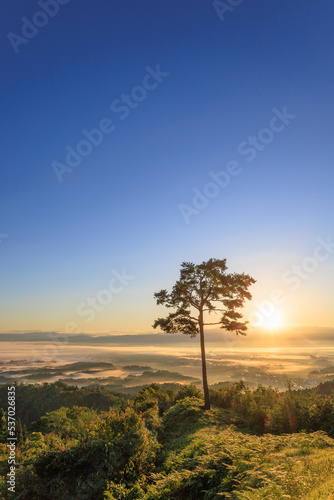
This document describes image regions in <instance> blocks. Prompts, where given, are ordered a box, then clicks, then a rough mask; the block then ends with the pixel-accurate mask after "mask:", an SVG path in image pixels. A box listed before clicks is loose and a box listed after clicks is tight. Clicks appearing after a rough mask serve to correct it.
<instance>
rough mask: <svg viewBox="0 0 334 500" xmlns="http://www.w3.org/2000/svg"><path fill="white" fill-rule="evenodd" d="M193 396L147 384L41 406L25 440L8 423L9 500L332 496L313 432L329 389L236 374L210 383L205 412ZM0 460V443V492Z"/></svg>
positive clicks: (2, 461)
mask: <svg viewBox="0 0 334 500" xmlns="http://www.w3.org/2000/svg"><path fill="white" fill-rule="evenodd" d="M68 392H73V391H72V390H70V391H68ZM198 396H201V395H200V394H199V392H198V390H197V389H196V387H195V386H184V387H181V388H179V389H178V390H177V389H176V388H175V387H172V388H169V389H165V388H163V387H161V386H159V385H158V384H152V385H151V386H148V387H145V388H143V389H142V390H141V391H140V393H139V394H138V395H137V396H136V397H135V399H134V400H133V401H126V400H124V399H120V400H119V401H118V403H117V404H116V405H115V406H114V407H113V408H109V409H108V411H103V412H100V413H98V412H97V411H95V410H92V409H89V408H85V407H79V406H76V405H74V406H72V407H71V408H67V407H61V408H59V409H57V410H55V411H52V412H49V413H48V414H46V415H44V416H43V417H41V418H40V420H39V421H38V422H37V423H36V424H34V426H33V429H34V431H33V432H31V431H28V432H27V433H26V439H24V438H23V435H24V427H23V425H18V429H20V430H19V431H18V432H19V433H20V434H21V439H20V440H19V441H18V443H17V449H16V454H17V455H16V456H17V469H16V491H17V493H16V495H15V499H16V500H30V499H32V498H33V499H34V500H49V499H54V500H67V499H68V500H72V499H73V500H76V499H78V500H112V499H113V500H153V499H154V500H159V499H160V500H169V499H170V500H174V499H175V500H182V499H185V500H202V499H203V500H213V499H217V498H226V499H230V500H231V499H232V500H268V499H270V500H278V499H290V500H328V499H329V498H334V440H333V439H332V438H331V437H329V436H328V434H327V433H326V432H324V430H322V429H323V428H324V427H326V428H327V430H328V431H331V432H333V428H332V427H333V404H334V398H333V393H327V392H326V393H324V394H321V393H319V392H318V391H317V390H314V391H309V390H308V391H292V390H291V389H289V390H288V391H286V392H284V393H279V392H278V391H276V390H275V389H272V388H265V387H262V386H259V387H258V388H257V389H256V390H254V391H250V390H249V389H248V388H247V387H246V386H245V384H244V383H243V382H239V383H235V384H230V385H228V386H226V387H224V388H222V389H218V390H212V391H211V398H212V400H213V401H214V407H213V408H211V409H210V410H207V411H203V409H202V404H203V399H202V398H201V397H198ZM2 415H3V416H4V412H3V413H2ZM231 422H233V423H234V425H230V423H231ZM302 426H303V427H302ZM302 429H304V430H302ZM331 429H332V430H331ZM295 430H297V431H298V432H294V431H295ZM306 430H307V431H308V432H306ZM7 459H8V451H7V449H6V444H0V475H1V478H0V498H1V499H3V500H7V499H10V498H13V496H12V495H11V493H10V492H8V490H7V484H6V481H5V478H6V474H7V472H8V462H7Z"/></svg>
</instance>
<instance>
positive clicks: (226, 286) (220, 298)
mask: <svg viewBox="0 0 334 500" xmlns="http://www.w3.org/2000/svg"><path fill="white" fill-rule="evenodd" d="M226 271H227V266H226V259H222V260H220V259H210V260H208V261H206V262H202V264H199V265H196V264H193V263H191V262H183V263H182V264H181V271H180V279H179V280H178V281H177V282H176V283H175V285H174V287H173V289H172V292H171V293H168V292H167V290H160V292H157V293H155V294H154V298H155V299H156V301H157V305H165V306H166V307H168V308H173V309H176V311H175V312H171V313H170V314H169V315H168V316H167V318H158V319H157V320H156V321H155V322H154V325H153V328H157V327H160V328H161V330H162V331H164V332H166V333H179V332H182V333H185V334H187V335H190V336H191V337H196V335H197V334H198V333H199V334H200V344H201V356H202V377H203V391H204V409H210V397H209V389H208V380H207V373H206V361H205V344H204V327H205V326H207V325H220V327H221V328H223V329H224V330H227V331H229V332H234V333H236V334H237V335H246V330H247V323H248V321H244V322H242V321H241V320H242V314H241V313H240V312H239V311H237V310H236V309H238V308H240V307H243V306H244V303H245V300H246V299H247V300H250V299H251V298H252V295H251V294H250V292H249V291H248V288H249V287H250V285H252V284H253V283H255V280H254V279H253V278H252V277H251V276H249V275H248V274H244V273H241V274H237V273H233V274H227V273H226ZM215 313H218V314H221V318H220V320H219V321H218V322H210V321H208V319H210V318H208V317H209V315H210V314H215Z"/></svg>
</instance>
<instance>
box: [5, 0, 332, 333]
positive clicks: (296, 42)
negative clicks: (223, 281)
mask: <svg viewBox="0 0 334 500" xmlns="http://www.w3.org/2000/svg"><path fill="white" fill-rule="evenodd" d="M221 3H222V2H221ZM226 3H228V2H226ZM231 3H234V4H235V3H236V2H231ZM42 5H44V8H43V7H42ZM58 7H59V8H58ZM217 9H218V7H217V8H216V9H215V5H214V2H211V1H204V0H203V1H200V0H182V1H176V0H171V1H168V2H167V1H165V0H149V1H148V0H141V1H140V2H138V0H126V1H122V2H121V1H116V0H112V1H110V0H98V1H93V0H83V1H80V2H79V1H78V0H69V1H67V2H66V1H65V0H62V2H61V1H60V0H59V3H58V4H57V3H55V1H50V2H47V1H46V0H40V2H39V3H38V2H35V1H29V2H27V1H23V0H3V1H2V2H1V6H0V13H1V15H0V27H1V45H0V55H1V61H2V63H1V69H2V71H1V118H2V119H1V142H2V148H1V151H2V162H1V177H0V186H1V190H0V195H1V202H0V203H1V205H0V276H1V298H0V315H1V325H0V331H1V332H9V331H15V330H44V331H49V330H52V331H64V330H65V329H66V325H68V322H72V323H75V325H76V328H77V330H81V331H83V332H109V331H110V332H112V331H131V332H150V331H152V327H151V325H152V323H153V320H154V319H155V317H156V316H157V314H161V312H162V310H159V309H158V308H157V307H156V305H155V302H154V300H153V293H154V292H155V291H158V290H160V289H161V288H169V287H171V286H172V285H173V283H174V281H175V280H176V279H177V278H178V273H179V267H180V263H181V262H182V261H193V262H196V263H199V262H201V261H202V260H207V259H209V258H211V257H214V258H226V259H227V264H228V266H229V270H230V271H231V272H232V271H235V272H242V271H244V272H246V273H249V274H251V275H252V276H253V277H254V278H255V279H256V280H257V283H256V285H254V286H253V287H252V292H253V295H254V300H253V302H252V304H250V305H249V306H247V308H246V309H245V316H246V318H247V319H249V318H250V317H252V319H253V322H255V323H256V322H260V319H259V318H260V317H259V314H260V315H262V317H265V319H266V320H269V323H270V321H271V320H272V322H273V323H275V321H276V320H275V317H276V316H277V317H278V318H279V320H277V322H282V323H284V324H286V325H298V326H308V327H309V326H312V325H317V326H333V325H334V308H333V282H334V247H333V244H332V242H333V241H334V222H333V181H334V170H333V156H334V155H333V153H334V151H333V149H334V140H333V137H334V127H333V116H334V98H333V87H334V44H333V42H334V34H333V16H334V5H333V2H332V1H331V0H308V1H307V2H301V1H297V0H280V1H279V2H277V1H274V0H271V1H268V0H256V1H254V2H246V1H243V2H240V4H239V5H238V6H236V7H233V8H230V9H229V10H226V12H223V11H224V8H223V7H221V10H220V12H217ZM38 12H40V13H39V14H36V13H38ZM41 12H43V13H44V14H43V13H42V14H41ZM46 12H49V14H47V13H46ZM52 16H53V17H52ZM32 21H34V22H35V24H37V25H38V26H40V27H38V28H35V27H34V25H31V24H30V23H31V22H32ZM9 33H11V34H10V35H9V36H8V34H9ZM20 37H21V38H20ZM121 101H123V102H121ZM121 106H122V107H121ZM98 127H100V128H102V130H103V133H102V132H100V133H96V132H95V135H93V136H90V139H91V142H94V141H95V145H91V143H88V145H87V142H86V143H81V142H80V141H83V140H86V141H87V137H85V135H84V134H83V133H82V130H86V131H87V132H86V134H88V135H89V132H90V131H91V130H92V129H97V128H98ZM68 146H69V148H70V149H68V150H66V147H68ZM71 148H73V149H74V150H76V149H77V148H79V151H81V152H82V154H86V156H84V157H78V156H77V155H76V156H75V158H74V157H73V150H72V149H71ZM68 151H71V152H72V156H71V158H68V159H67V160H68V162H67V163H66V156H67V154H68ZM55 162H56V163H55ZM71 162H72V163H71ZM231 162H232V163H231ZM75 163H78V165H77V166H76V167H73V165H74V164H75ZM60 164H62V165H63V167H59V165H60ZM59 168H60V169H62V168H63V169H64V170H63V171H60V170H59ZM55 170H56V171H57V172H58V175H57V173H56V171H55ZM65 170H66V171H65ZM59 172H60V173H59ZM219 172H220V173H219ZM227 172H230V173H229V174H227ZM218 173H219V174H218ZM217 175H218V178H219V180H220V184H219V183H218V181H217V177H215V176H217ZM215 179H216V180H215ZM60 180H62V182H60ZM209 183H211V184H209ZM199 193H201V194H199ZM205 193H206V195H205ZM210 196H211V198H210ZM305 259H306V260H305ZM294 266H297V267H294ZM124 270H125V271H124ZM117 273H120V274H121V275H123V278H121V279H120V278H119V277H117V276H118V275H117ZM124 276H125V277H124ZM130 276H131V278H132V279H130ZM108 287H109V294H108V291H106V289H107V288H108ZM274 290H279V292H275V291H274ZM89 301H90V302H89ZM264 301H265V305H263V302H264ZM268 301H269V302H268ZM276 302H277V303H276ZM273 303H274V305H273ZM91 304H95V305H94V306H93V305H91ZM94 309H95V311H94ZM261 310H262V312H261ZM92 311H94V314H93V313H92ZM259 311H260V312H259ZM267 324H268V322H267ZM72 326H73V325H72Z"/></svg>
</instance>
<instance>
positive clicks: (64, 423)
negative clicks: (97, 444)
mask: <svg viewBox="0 0 334 500" xmlns="http://www.w3.org/2000/svg"><path fill="white" fill-rule="evenodd" d="M99 422H100V418H99V416H98V415H97V413H96V411H95V410H91V409H89V408H85V407H79V406H73V408H65V407H64V406H62V407H61V408H59V409H58V410H55V411H53V412H50V413H47V414H46V415H45V416H44V417H41V419H40V420H39V421H38V422H35V423H34V424H33V425H32V427H31V429H32V430H33V431H37V432H38V431H39V432H42V433H43V434H48V433H50V432H54V433H55V434H57V435H58V436H60V437H61V438H62V439H67V438H74V439H84V438H87V437H88V436H89V437H90V438H93V437H94V435H95V433H96V428H97V426H98V424H99Z"/></svg>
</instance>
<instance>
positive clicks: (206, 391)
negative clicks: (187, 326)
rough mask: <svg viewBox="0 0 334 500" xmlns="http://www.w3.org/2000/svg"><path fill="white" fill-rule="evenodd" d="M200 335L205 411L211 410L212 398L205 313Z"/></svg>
mask: <svg viewBox="0 0 334 500" xmlns="http://www.w3.org/2000/svg"><path fill="white" fill-rule="evenodd" d="M199 335H200V341H201V356H202V378H203V391H204V410H210V396H209V388H208V379H207V375H206V361H205V345H204V326H203V313H202V312H201V313H200V316H199Z"/></svg>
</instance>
